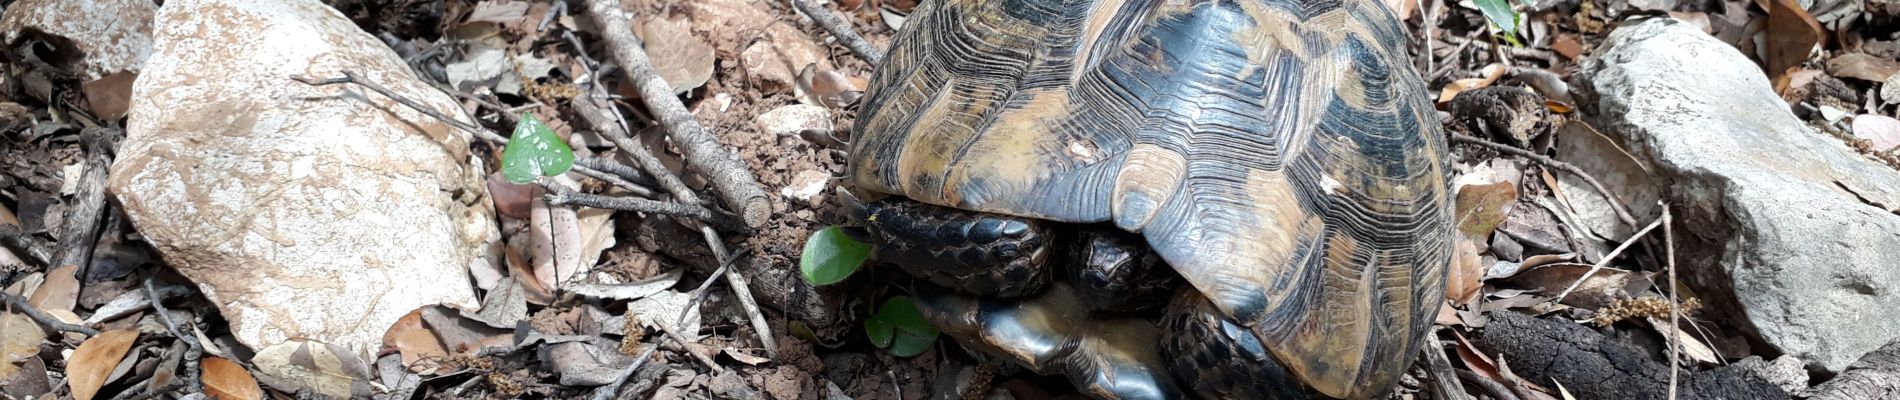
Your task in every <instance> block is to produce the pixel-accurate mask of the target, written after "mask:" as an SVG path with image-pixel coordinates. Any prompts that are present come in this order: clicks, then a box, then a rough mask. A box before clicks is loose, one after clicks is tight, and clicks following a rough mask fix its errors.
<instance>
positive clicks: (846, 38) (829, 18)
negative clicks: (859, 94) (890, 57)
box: [792, 0, 884, 66]
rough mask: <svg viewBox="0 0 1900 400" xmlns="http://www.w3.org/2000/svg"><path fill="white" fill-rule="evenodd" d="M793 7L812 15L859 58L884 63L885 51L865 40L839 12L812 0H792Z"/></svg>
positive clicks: (815, 20)
mask: <svg viewBox="0 0 1900 400" xmlns="http://www.w3.org/2000/svg"><path fill="white" fill-rule="evenodd" d="M792 7H795V8H798V12H802V13H805V15H807V16H810V17H811V20H812V21H813V22H817V23H818V26H820V27H823V28H825V31H826V32H831V36H832V37H836V38H838V42H839V43H841V44H844V47H845V48H847V49H851V52H852V53H856V54H857V55H858V58H861V59H864V62H866V63H870V64H871V65H872V66H877V65H879V64H883V63H884V52H882V51H878V49H877V47H875V46H872V45H871V42H869V41H865V40H864V36H860V35H858V32H857V31H855V30H852V29H851V23H850V22H845V20H844V19H843V18H839V17H838V14H834V13H832V12H831V10H828V9H825V8H823V7H819V6H818V5H816V4H812V3H811V1H810V0H792Z"/></svg>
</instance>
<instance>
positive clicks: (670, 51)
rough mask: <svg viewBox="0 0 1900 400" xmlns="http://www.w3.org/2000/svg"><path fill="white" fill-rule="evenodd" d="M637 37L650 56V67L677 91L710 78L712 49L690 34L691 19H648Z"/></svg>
mask: <svg viewBox="0 0 1900 400" xmlns="http://www.w3.org/2000/svg"><path fill="white" fill-rule="evenodd" d="M640 40H642V41H644V42H645V46H646V51H647V54H648V55H651V56H652V57H651V58H652V59H653V69H654V70H656V71H659V73H660V78H662V79H665V80H666V83H667V84H669V85H672V86H673V93H674V94H680V93H686V92H687V91H691V90H693V89H695V88H698V87H700V86H703V85H705V84H706V81H709V80H712V75H713V61H714V60H713V48H712V45H710V44H706V41H705V40H701V39H700V38H699V37H698V36H694V35H693V30H692V22H690V21H687V20H684V19H682V20H678V21H674V20H668V19H665V18H651V19H647V20H646V21H644V23H643V24H642V26H641V29H640Z"/></svg>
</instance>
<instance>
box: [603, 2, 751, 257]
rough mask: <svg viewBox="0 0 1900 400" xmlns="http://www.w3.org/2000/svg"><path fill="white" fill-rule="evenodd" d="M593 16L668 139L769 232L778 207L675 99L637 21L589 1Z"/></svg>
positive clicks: (730, 202)
mask: <svg viewBox="0 0 1900 400" xmlns="http://www.w3.org/2000/svg"><path fill="white" fill-rule="evenodd" d="M587 11H588V13H589V14H592V15H593V18H594V22H595V23H596V24H597V25H599V26H600V32H601V38H602V39H603V40H604V41H605V42H606V43H607V46H608V49H609V50H610V54H612V55H613V59H614V61H615V62H616V63H618V64H620V67H621V68H623V69H624V70H625V71H626V76H627V77H628V78H629V79H631V80H632V81H633V83H634V85H635V86H637V87H639V89H640V98H641V99H643V100H644V102H645V103H646V105H647V109H648V110H649V111H652V112H653V115H654V117H657V119H658V120H659V121H660V124H661V125H663V126H665V127H666V132H667V135H668V136H671V137H672V138H673V139H674V143H675V144H676V145H677V146H679V149H680V153H682V154H684V155H685V158H686V164H687V165H689V166H692V167H693V169H696V170H699V172H700V173H701V174H704V175H705V176H706V177H707V179H708V180H710V181H712V186H713V188H715V189H717V193H718V194H719V196H720V197H721V200H722V202H723V203H724V204H725V205H726V207H727V208H730V209H732V210H733V211H734V212H737V213H738V214H739V216H740V219H741V220H743V221H745V223H746V225H747V226H751V227H760V226H764V224H765V222H766V219H767V218H769V217H771V213H772V207H771V203H769V202H768V201H767V200H766V197H765V190H764V189H761V188H760V187H759V179H758V178H757V177H755V176H753V175H752V171H751V170H748V169H746V165H745V162H744V161H741V160H739V157H738V156H736V155H734V154H733V153H732V152H730V151H727V150H726V148H725V147H724V146H723V145H721V144H720V143H719V140H718V139H715V138H714V137H713V135H712V134H711V133H709V132H707V131H706V130H705V129H704V128H702V127H700V125H699V120H698V119H695V118H693V114H692V112H691V111H688V110H687V109H686V106H685V105H684V104H680V100H679V97H677V96H675V95H674V94H673V87H672V85H668V84H667V83H666V80H665V79H662V78H660V74H659V73H657V72H655V71H654V70H653V63H652V61H650V60H648V58H647V53H646V50H645V49H643V48H642V47H641V44H640V40H639V38H637V37H635V36H634V35H633V22H632V17H631V16H629V15H628V14H627V12H626V10H622V9H621V8H620V1H619V0H588V1H587Z"/></svg>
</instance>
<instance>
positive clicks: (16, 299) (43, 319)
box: [0, 292, 99, 336]
mask: <svg viewBox="0 0 1900 400" xmlns="http://www.w3.org/2000/svg"><path fill="white" fill-rule="evenodd" d="M0 297H4V298H6V301H7V306H9V307H11V308H12V310H11V311H14V312H18V313H21V314H26V317H27V318H31V319H33V322H38V323H40V325H45V326H46V327H48V328H53V330H56V331H60V332H74V333H79V334H83V335H86V336H98V335H99V330H98V329H92V328H91V327H87V326H84V325H74V324H68V323H65V322H60V320H59V319H58V318H53V316H51V315H47V314H46V312H45V311H40V309H38V308H34V307H33V305H32V304H27V302H26V298H24V297H20V296H14V295H12V294H8V293H5V292H0Z"/></svg>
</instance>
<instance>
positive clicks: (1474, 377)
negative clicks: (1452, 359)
mask: <svg viewBox="0 0 1900 400" xmlns="http://www.w3.org/2000/svg"><path fill="white" fill-rule="evenodd" d="M1456 373H1457V374H1458V378H1459V379H1462V380H1464V381H1465V382H1470V383H1471V385H1472V386H1477V387H1478V389H1482V390H1484V394H1487V395H1490V396H1491V398H1493V399H1498V400H1518V397H1517V394H1515V393H1512V392H1511V389H1510V388H1506V387H1504V384H1503V383H1499V382H1498V381H1494V380H1491V378H1486V377H1484V375H1479V374H1478V373H1477V372H1471V371H1470V370H1462V369H1461V370H1457V371H1456Z"/></svg>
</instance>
